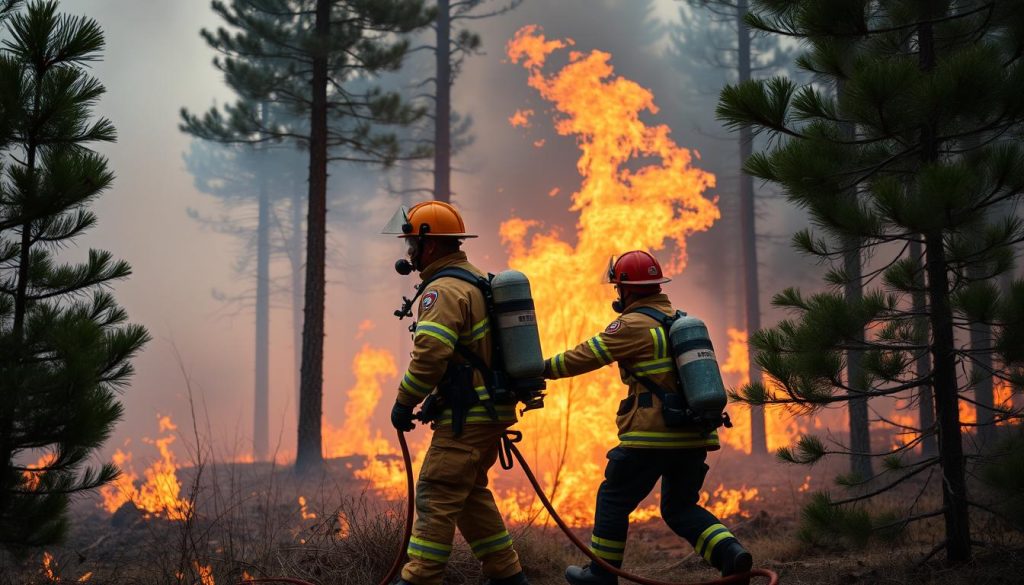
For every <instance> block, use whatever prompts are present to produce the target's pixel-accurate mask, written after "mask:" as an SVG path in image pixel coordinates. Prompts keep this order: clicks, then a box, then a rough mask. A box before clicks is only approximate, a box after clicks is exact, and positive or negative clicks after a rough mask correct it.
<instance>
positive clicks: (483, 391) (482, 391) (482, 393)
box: [473, 386, 491, 400]
mask: <svg viewBox="0 0 1024 585" xmlns="http://www.w3.org/2000/svg"><path fill="white" fill-rule="evenodd" d="M473 390H475V391H476V396H477V398H479V399H480V400H490V399H491V395H490V394H489V393H488V392H487V386H477V387H476V388H473Z"/></svg>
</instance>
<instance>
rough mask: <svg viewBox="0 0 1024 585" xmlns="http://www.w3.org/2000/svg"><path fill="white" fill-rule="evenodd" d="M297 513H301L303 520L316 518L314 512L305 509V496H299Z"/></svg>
mask: <svg viewBox="0 0 1024 585" xmlns="http://www.w3.org/2000/svg"><path fill="white" fill-rule="evenodd" d="M299 513H300V514H301V515H302V519H303V520H316V512H310V511H309V510H307V509H306V497H305V496H299Z"/></svg>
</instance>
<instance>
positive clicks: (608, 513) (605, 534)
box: [591, 447, 735, 568]
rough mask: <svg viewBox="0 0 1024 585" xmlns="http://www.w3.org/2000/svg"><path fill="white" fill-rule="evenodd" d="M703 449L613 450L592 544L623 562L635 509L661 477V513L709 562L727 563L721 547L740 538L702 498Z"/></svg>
mask: <svg viewBox="0 0 1024 585" xmlns="http://www.w3.org/2000/svg"><path fill="white" fill-rule="evenodd" d="M706 458H707V452H706V451H704V450H703V449H634V448H627V447H616V448H614V449H612V450H611V451H609V452H608V466H607V467H606V468H605V472H604V477H605V479H604V481H603V482H602V483H601V487H600V489H598V491H597V512H596V518H595V519H594V534H593V536H592V537H591V549H592V550H593V551H594V552H595V553H597V555H598V556H600V557H601V558H603V559H604V560H606V561H609V562H611V563H612V564H615V565H621V563H622V554H623V552H624V551H625V548H626V534H627V533H628V531H629V515H630V513H632V512H633V510H635V509H636V508H637V506H639V505H640V502H641V501H643V499H644V498H646V497H647V496H648V495H649V494H650V493H651V490H653V489H654V485H655V484H656V483H657V482H658V479H659V478H660V479H661V517H662V519H663V520H664V521H665V523H666V524H668V526H669V528H671V529H672V531H673V532H675V533H676V534H678V535H679V536H681V537H683V538H685V539H686V540H687V542H689V543H690V545H691V546H693V547H694V550H696V551H697V553H698V554H700V555H701V556H703V557H704V558H705V559H706V560H707V561H708V562H709V563H711V564H712V565H714V566H716V567H719V568H720V567H721V561H720V559H719V557H721V556H722V555H721V554H715V553H719V551H721V550H722V549H723V548H724V547H725V545H728V544H729V543H730V542H732V541H734V540H735V537H734V536H733V535H732V533H730V532H729V530H728V529H727V528H726V527H725V526H723V525H722V523H721V522H719V520H718V518H716V517H715V515H714V514H712V513H711V512H708V511H707V510H705V509H704V508H702V507H701V506H699V505H698V504H697V502H698V500H699V499H700V488H701V487H702V486H703V485H704V476H705V475H707V472H708V466H707V465H706V464H705V463H704V461H705V459H706Z"/></svg>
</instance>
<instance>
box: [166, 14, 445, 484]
mask: <svg viewBox="0 0 1024 585" xmlns="http://www.w3.org/2000/svg"><path fill="white" fill-rule="evenodd" d="M211 6H212V7H213V10H214V11H215V12H216V13H217V14H218V15H220V16H221V18H223V19H224V21H225V22H227V23H228V25H230V26H231V27H232V28H233V29H234V32H230V31H228V30H227V29H223V28H221V29H219V30H218V31H217V32H216V33H211V32H209V31H203V36H204V38H205V39H206V41H207V43H209V44H210V46H212V47H213V48H214V49H216V50H217V51H218V52H219V53H221V54H222V55H223V59H217V60H215V62H214V65H215V66H216V67H217V68H219V69H221V70H222V71H223V72H224V75H225V80H226V82H227V84H228V85H229V86H230V87H231V88H232V90H234V91H235V93H237V94H238V95H239V98H240V99H239V101H238V103H237V104H235V105H232V106H228V107H226V108H225V112H226V116H225V115H222V114H221V112H220V111H219V110H217V109H212V110H210V111H209V112H208V113H207V114H205V115H204V116H203V117H202V118H198V117H196V116H193V115H191V114H189V113H188V112H187V111H184V110H183V111H182V118H183V124H182V126H181V129H182V130H183V131H186V132H189V133H191V134H193V135H195V136H198V137H200V138H206V139H210V140H217V141H222V142H253V143H255V142H266V141H271V140H282V139H284V140H292V141H294V142H296V143H298V144H299V145H301V146H302V147H304V148H308V153H309V196H308V199H307V205H308V212H307V214H306V277H305V287H304V289H305V302H304V309H303V311H304V315H303V335H302V367H301V373H300V376H301V384H300V390H299V393H300V404H299V430H298V450H297V451H298V452H297V455H296V463H295V466H296V470H297V471H299V472H306V471H311V470H315V469H318V468H319V467H320V465H321V464H322V462H323V452H322V433H321V424H322V415H323V340H324V303H325V262H326V241H327V238H326V230H327V203H326V196H327V165H328V163H329V162H331V161H336V160H348V161H357V162H377V163H385V164H388V163H390V162H392V161H394V160H395V159H396V158H398V157H399V156H400V155H401V153H400V150H399V145H398V140H397V138H396V137H395V135H394V134H393V133H391V132H387V131H386V130H382V128H381V127H382V126H383V125H388V124H408V123H411V122H412V121H414V120H416V119H417V118H418V117H420V116H421V115H422V114H423V112H422V110H420V109H417V108H414V107H411V106H409V105H408V104H406V103H404V102H403V101H402V99H401V98H400V96H399V95H397V94H395V93H386V92H382V91H380V90H379V89H378V88H377V87H376V86H375V85H373V84H372V83H368V82H367V80H368V79H370V78H372V77H373V76H375V75H378V74H379V73H381V72H385V71H394V70H396V69H398V68H399V67H400V66H401V64H402V60H403V58H404V56H405V54H406V52H407V50H408V42H407V41H406V40H405V39H404V38H400V35H401V34H402V33H408V32H409V31H412V30H415V29H417V28H419V27H422V26H425V25H426V24H427V23H428V22H429V20H430V14H429V13H427V12H426V11H425V10H424V9H423V3H422V0H232V2H231V3H230V4H227V3H225V2H221V1H219V0H214V1H213V2H212V4H211ZM262 103H272V104H276V105H277V106H279V107H282V108H283V109H284V110H285V111H286V112H287V113H288V114H290V115H294V116H303V117H305V118H306V119H307V120H308V124H307V125H305V126H304V127H303V126H300V127H286V126H283V125H281V124H280V123H278V122H276V121H275V122H272V123H267V121H265V120H263V119H262V118H261V116H260V114H259V111H258V108H257V107H255V105H254V104H262Z"/></svg>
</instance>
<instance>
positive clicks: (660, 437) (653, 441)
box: [619, 431, 719, 449]
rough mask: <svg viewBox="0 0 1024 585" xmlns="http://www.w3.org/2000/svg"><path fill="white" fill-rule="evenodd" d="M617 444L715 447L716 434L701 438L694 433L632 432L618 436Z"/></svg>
mask: <svg viewBox="0 0 1024 585" xmlns="http://www.w3.org/2000/svg"><path fill="white" fill-rule="evenodd" d="M619 443H620V446H622V447H655V448H662V449H668V448H682V449H688V448H697V447H717V446H718V445H719V443H718V434H717V433H716V432H712V433H711V434H710V435H708V436H707V437H702V436H701V435H700V433H696V432H685V431H683V432H645V431H632V432H628V433H622V434H621V435H619Z"/></svg>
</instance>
